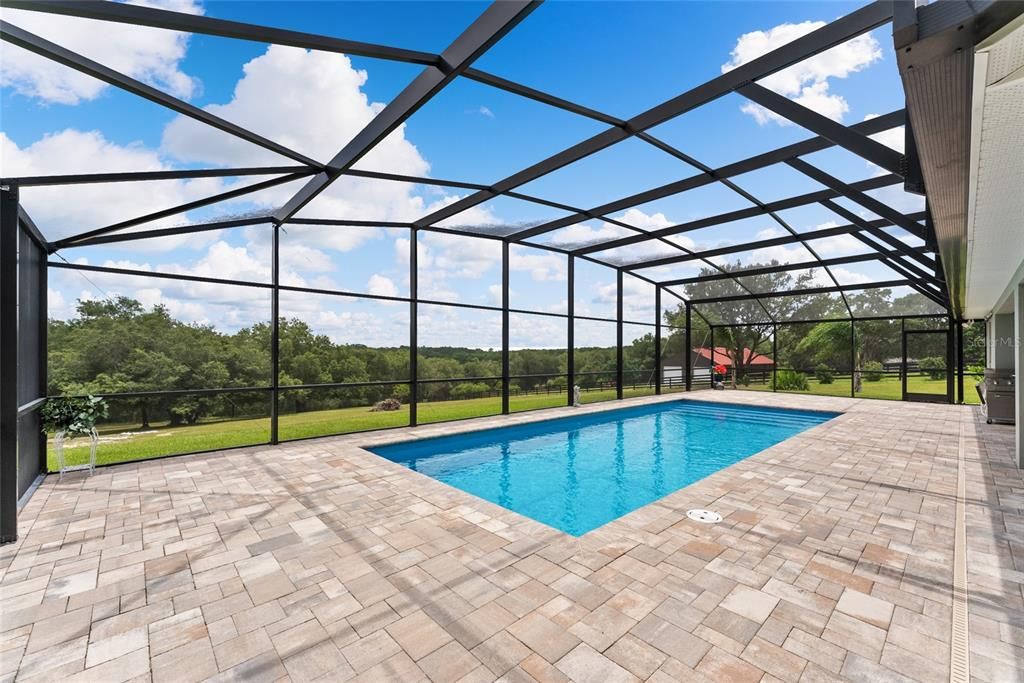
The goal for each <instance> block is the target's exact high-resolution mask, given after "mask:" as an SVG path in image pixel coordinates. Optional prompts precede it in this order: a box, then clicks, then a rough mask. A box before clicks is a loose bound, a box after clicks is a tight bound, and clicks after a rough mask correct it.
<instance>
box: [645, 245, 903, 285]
mask: <svg viewBox="0 0 1024 683" xmlns="http://www.w3.org/2000/svg"><path fill="white" fill-rule="evenodd" d="M900 253H901V252H898V251H880V252H876V253H873V254H856V255H854V256H837V257H834V258H826V259H821V260H818V261H798V262H795V263H779V264H776V265H770V266H762V267H759V268H746V269H744V270H734V271H729V274H728V275H724V274H715V275H695V276H693V277H682V278H679V279H677V280H662V281H659V284H661V285H662V286H676V285H693V284H697V283H699V282H708V281H711V280H727V279H730V278H734V277H747V276H751V275H771V274H772V273H785V272H788V271H791V270H809V269H811V268H817V267H819V266H822V267H824V266H841V265H844V264H848V263H865V262H868V261H883V260H885V259H886V258H887V257H889V256H896V255H898V254H900Z"/></svg>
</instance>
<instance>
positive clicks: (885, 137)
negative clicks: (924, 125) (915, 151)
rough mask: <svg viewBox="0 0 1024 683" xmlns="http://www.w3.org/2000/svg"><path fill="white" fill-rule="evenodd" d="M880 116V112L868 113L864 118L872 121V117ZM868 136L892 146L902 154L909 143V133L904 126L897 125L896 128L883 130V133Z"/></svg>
mask: <svg viewBox="0 0 1024 683" xmlns="http://www.w3.org/2000/svg"><path fill="white" fill-rule="evenodd" d="M878 117H879V114H868V115H867V116H865V117H864V120H865V121H870V120H871V119H877V118H878ZM868 137H869V138H871V139H872V140H875V141H876V142H880V143H882V144H883V145H885V146H886V147H891V148H892V149H894V150H896V151H897V152H899V153H900V154H903V151H904V149H905V148H906V144H907V135H906V131H905V130H904V128H903V126H896V127H895V128H890V129H888V130H883V131H882V132H881V133H875V134H874V135H869V136H868Z"/></svg>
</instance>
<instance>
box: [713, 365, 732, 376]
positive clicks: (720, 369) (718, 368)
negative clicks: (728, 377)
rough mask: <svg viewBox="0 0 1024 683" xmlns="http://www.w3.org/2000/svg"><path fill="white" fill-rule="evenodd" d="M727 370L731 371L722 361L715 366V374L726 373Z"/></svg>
mask: <svg viewBox="0 0 1024 683" xmlns="http://www.w3.org/2000/svg"><path fill="white" fill-rule="evenodd" d="M727 372H729V371H728V370H727V369H726V367H725V366H724V365H722V364H721V363H719V364H718V365H716V366H715V374H718V375H725V374H726V373H727Z"/></svg>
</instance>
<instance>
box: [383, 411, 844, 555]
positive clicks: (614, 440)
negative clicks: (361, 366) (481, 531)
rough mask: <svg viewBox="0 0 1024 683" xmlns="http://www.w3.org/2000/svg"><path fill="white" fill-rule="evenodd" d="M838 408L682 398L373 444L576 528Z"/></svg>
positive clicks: (512, 506)
mask: <svg viewBox="0 0 1024 683" xmlns="http://www.w3.org/2000/svg"><path fill="white" fill-rule="evenodd" d="M836 415H838V413H825V412H809V411H801V410H787V409H781V408H755V407H750V406H737V405H731V404H725V403H709V402H704V401H685V400H683V401H673V402H670V403H659V404H655V405H647V406H638V407H634V408H624V409H621V410H611V411H606V412H600V413H591V414H589V415H580V416H573V417H565V418H559V419H555V420H547V421H543V422H534V423H532V424H526V425H514V426H509V427H500V428H496V429H488V430H485V431H479V432H470V433H467V434H456V435H452V436H444V437H438V438H432V439H421V440H418V441H408V442H403V443H397V444H391V445H387V446H375V447H372V448H370V449H369V450H371V451H372V452H374V453H376V454H377V455H380V456H383V457H385V458H387V459H388V460H391V461H393V462H396V463H400V464H402V465H405V466H406V467H408V468H410V469H412V470H415V471H417V472H421V473H423V474H426V475H428V476H430V477H433V478H434V479H437V480H439V481H443V482H445V483H446V484H449V485H451V486H454V487H456V488H459V489H462V490H463V491H467V492H469V493H472V494H473V495H475V496H479V497H480V498H484V499H486V500H489V501H491V502H492V503H497V504H498V505H501V506H502V507H505V508H508V509H509V510H513V511H515V512H518V513H519V514H521V515H526V516H527V517H531V518H533V519H535V520H537V521H538V522H543V523H544V524H547V525H548V526H552V527H555V528H556V529H560V530H562V531H564V532H566V533H569V534H572V535H574V536H580V535H582V534H585V533H586V532H588V531H591V530H592V529H596V528H597V527H599V526H602V525H604V524H607V523H608V522H610V521H612V520H614V519H617V518H618V517H621V516H622V515H624V514H626V513H628V512H631V511H633V510H636V509H637V508H639V507H642V506H644V505H647V504H648V503H650V502H652V501H655V500H657V499H659V498H661V497H663V496H665V495H668V494H669V493H672V492H673V491H676V490H678V489H681V488H682V487H684V486H687V485H689V484H692V483H693V482H695V481H697V480H699V479H703V478H704V477H706V476H708V475H710V474H713V473H714V472H717V471H718V470H720V469H722V468H723V467H728V466H729V465H731V464H733V463H735V462H738V461H740V460H743V459H744V458H746V457H748V456H751V455H753V454H754V453H757V452H758V451H762V450H764V449H765V448H768V447H769V446H771V445H773V444H776V443H778V442H780V441H782V440H784V439H787V438H789V437H790V436H793V435H794V434H797V433H799V432H802V431H804V430H805V429H809V428H810V427H813V426H815V425H818V424H821V423H822V422H825V421H827V420H830V419H832V418H833V417H835V416H836Z"/></svg>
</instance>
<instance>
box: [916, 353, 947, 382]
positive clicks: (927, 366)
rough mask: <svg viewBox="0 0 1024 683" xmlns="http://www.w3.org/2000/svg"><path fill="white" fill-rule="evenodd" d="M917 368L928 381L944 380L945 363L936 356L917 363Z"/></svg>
mask: <svg viewBox="0 0 1024 683" xmlns="http://www.w3.org/2000/svg"><path fill="white" fill-rule="evenodd" d="M917 367H919V368H921V370H922V371H924V372H925V373H926V374H927V375H928V378H929V379H945V378H946V361H945V359H943V358H939V357H938V356H929V357H928V358H922V359H921V360H920V361H918V364H917Z"/></svg>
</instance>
